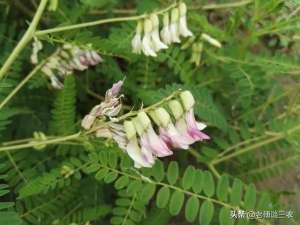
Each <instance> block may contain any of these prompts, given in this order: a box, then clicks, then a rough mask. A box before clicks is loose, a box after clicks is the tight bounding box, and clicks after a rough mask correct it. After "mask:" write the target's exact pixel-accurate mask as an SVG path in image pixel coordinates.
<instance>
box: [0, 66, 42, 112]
mask: <svg viewBox="0 0 300 225" xmlns="http://www.w3.org/2000/svg"><path fill="white" fill-rule="evenodd" d="M44 63H45V61H42V62H41V63H39V64H38V65H37V66H35V67H34V69H33V70H32V71H31V72H30V73H29V74H28V75H27V76H26V77H25V78H24V79H23V80H22V81H21V82H20V83H19V84H18V86H17V87H15V89H14V90H12V92H10V94H9V95H8V96H7V97H6V98H5V99H4V100H3V101H2V102H1V103H0V110H1V109H2V108H3V107H4V106H5V105H6V104H7V103H8V102H9V101H10V100H11V99H12V97H13V96H14V95H15V94H16V93H17V92H18V91H19V90H20V89H21V88H22V87H23V86H24V85H25V84H26V83H27V81H29V80H30V79H31V78H32V77H33V75H34V74H35V73H36V72H37V71H39V70H40V69H41V67H42V66H43V65H44Z"/></svg>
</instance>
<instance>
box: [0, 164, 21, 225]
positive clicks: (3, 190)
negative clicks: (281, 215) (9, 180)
mask: <svg viewBox="0 0 300 225" xmlns="http://www.w3.org/2000/svg"><path fill="white" fill-rule="evenodd" d="M3 166H4V165H3V164H0V167H3ZM3 178H5V175H1V176H0V179H3ZM8 193H9V190H8V185H6V184H0V199H1V198H3V197H4V196H5V195H7V194H8ZM13 206H14V203H13V202H5V201H3V202H2V201H1V202H0V224H11V225H21V224H22V221H21V219H20V217H19V215H18V213H17V212H15V211H14V210H13V209H12V207H13Z"/></svg>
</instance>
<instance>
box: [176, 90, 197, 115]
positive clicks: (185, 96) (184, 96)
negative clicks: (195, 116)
mask: <svg viewBox="0 0 300 225" xmlns="http://www.w3.org/2000/svg"><path fill="white" fill-rule="evenodd" d="M180 98H181V100H182V103H183V106H184V108H185V110H187V111H188V110H190V109H191V108H192V107H193V106H194V105H195V99H194V96H193V95H192V93H191V92H190V91H183V92H181V93H180Z"/></svg>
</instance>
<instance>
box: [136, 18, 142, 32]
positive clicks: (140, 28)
mask: <svg viewBox="0 0 300 225" xmlns="http://www.w3.org/2000/svg"><path fill="white" fill-rule="evenodd" d="M142 32H143V21H142V20H139V21H138V23H137V25H136V33H137V34H141V33H142Z"/></svg>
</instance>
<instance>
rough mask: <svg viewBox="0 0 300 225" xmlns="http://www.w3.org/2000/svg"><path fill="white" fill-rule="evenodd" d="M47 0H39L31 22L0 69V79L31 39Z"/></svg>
mask: <svg viewBox="0 0 300 225" xmlns="http://www.w3.org/2000/svg"><path fill="white" fill-rule="evenodd" d="M47 2H48V0H41V2H40V5H39V7H38V9H37V11H36V13H35V15H34V17H33V19H32V22H31V23H30V25H29V27H28V29H27V30H26V32H25V34H24V35H23V37H22V38H21V40H20V41H19V42H18V44H17V45H16V47H15V48H14V50H13V51H12V53H11V54H10V55H9V57H8V58H7V60H6V61H5V63H4V64H3V66H2V67H1V69H0V80H1V79H2V78H3V77H4V76H5V75H6V73H7V72H8V71H9V69H10V67H11V65H12V64H13V62H14V61H15V60H16V58H17V57H18V56H19V54H20V53H21V51H22V50H23V49H24V47H25V46H26V45H27V44H28V43H29V42H30V41H31V39H32V38H33V36H34V33H35V30H36V27H37V25H38V23H39V21H40V19H41V17H42V14H43V12H44V10H45V8H46V5H47Z"/></svg>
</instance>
